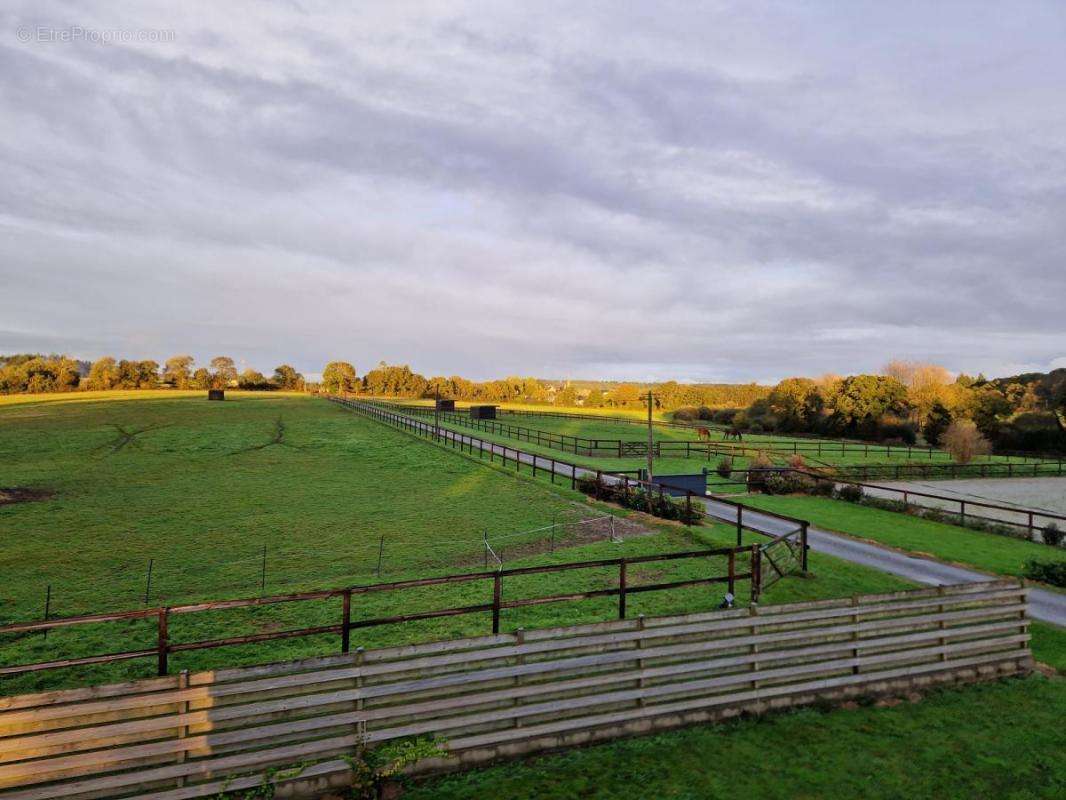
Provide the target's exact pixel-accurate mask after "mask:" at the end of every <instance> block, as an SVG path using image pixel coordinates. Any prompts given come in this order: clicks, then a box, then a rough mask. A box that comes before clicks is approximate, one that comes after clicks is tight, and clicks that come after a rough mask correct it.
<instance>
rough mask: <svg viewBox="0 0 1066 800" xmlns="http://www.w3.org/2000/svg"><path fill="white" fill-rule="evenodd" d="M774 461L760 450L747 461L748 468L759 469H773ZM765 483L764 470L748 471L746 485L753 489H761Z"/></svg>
mask: <svg viewBox="0 0 1066 800" xmlns="http://www.w3.org/2000/svg"><path fill="white" fill-rule="evenodd" d="M773 467H774V462H773V461H771V460H770V457H769V456H768V455H766V453H764V452H762V451H761V450H760V451H759V452H757V453H756V454H755V455H754V456H753V457H752V458H751V459H750V460H749V461H748V469H749V470H760V469H773ZM765 483H766V473H765V472H749V473H748V486H749V487H750V488H753V489H761V488H762V486H763V485H764V484H765Z"/></svg>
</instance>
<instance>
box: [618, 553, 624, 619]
mask: <svg viewBox="0 0 1066 800" xmlns="http://www.w3.org/2000/svg"><path fill="white" fill-rule="evenodd" d="M625 618H626V560H625V559H624V558H623V559H622V561H621V563H619V565H618V619H625Z"/></svg>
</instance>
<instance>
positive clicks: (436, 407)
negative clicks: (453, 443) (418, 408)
mask: <svg viewBox="0 0 1066 800" xmlns="http://www.w3.org/2000/svg"><path fill="white" fill-rule="evenodd" d="M433 438H434V439H436V440H437V441H438V442H439V441H440V384H437V386H436V387H435V388H434V390H433Z"/></svg>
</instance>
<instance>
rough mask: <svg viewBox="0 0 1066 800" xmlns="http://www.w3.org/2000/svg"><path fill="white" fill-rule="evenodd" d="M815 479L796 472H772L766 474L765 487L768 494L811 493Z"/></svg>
mask: <svg viewBox="0 0 1066 800" xmlns="http://www.w3.org/2000/svg"><path fill="white" fill-rule="evenodd" d="M814 485H815V481H813V480H812V479H810V478H808V477H807V476H806V475H797V474H796V473H795V472H772V473H770V474H769V475H767V476H766V480H765V481H764V483H763V489H764V490H765V491H766V493H767V494H810V493H811V490H812V489H814Z"/></svg>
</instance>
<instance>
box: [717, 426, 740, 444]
mask: <svg viewBox="0 0 1066 800" xmlns="http://www.w3.org/2000/svg"><path fill="white" fill-rule="evenodd" d="M722 438H723V439H736V440H737V441H738V442H742V441H744V436H743V434H741V432H740V428H738V427H737V426H736V425H734V426H733V427H732V428H729V429H728V430H726V431H723V432H722Z"/></svg>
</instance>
